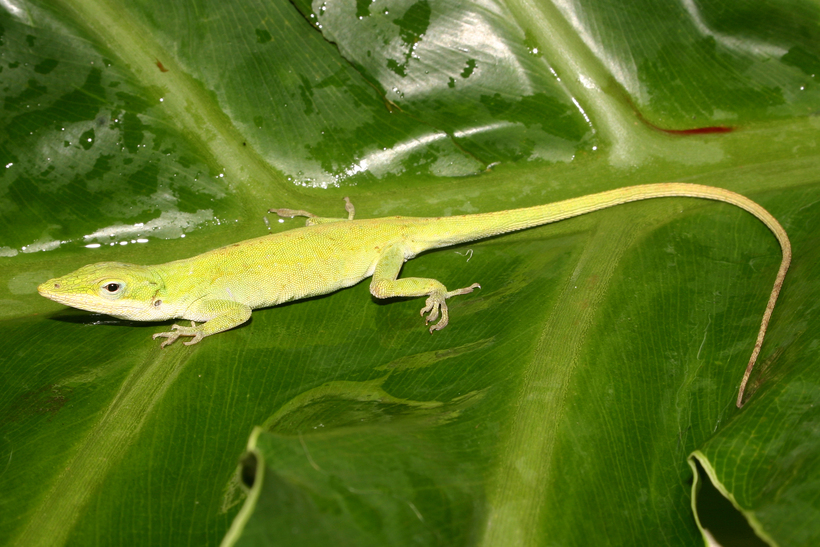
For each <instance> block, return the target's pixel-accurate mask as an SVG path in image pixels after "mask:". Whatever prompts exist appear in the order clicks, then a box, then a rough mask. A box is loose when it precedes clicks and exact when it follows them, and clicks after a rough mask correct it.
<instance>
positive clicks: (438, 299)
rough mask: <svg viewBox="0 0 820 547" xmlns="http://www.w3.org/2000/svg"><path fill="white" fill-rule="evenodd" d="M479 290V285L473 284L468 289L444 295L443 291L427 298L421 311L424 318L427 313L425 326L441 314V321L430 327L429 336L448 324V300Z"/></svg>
mask: <svg viewBox="0 0 820 547" xmlns="http://www.w3.org/2000/svg"><path fill="white" fill-rule="evenodd" d="M480 288H481V285H479V284H478V283H473V284H472V285H470V286H469V287H464V288H463V289H456V290H454V291H449V292H446V293H445V292H443V291H435V292H433V293H432V294H431V295H430V296H428V297H427V301H426V302H425V303H424V307H423V308H422V309H421V315H422V316H424V314H425V313H429V315H428V316H427V318H426V319H425V320H424V323H425V325H426V324H429V323H431V322H433V321H435V320H436V319H438V317H439V314H441V319H440V320H439V322H438V323H436V324H435V325H432V326H431V327H430V334H433V331H437V330H441V329H443V328H444V327H446V326H447V324H448V323H449V322H450V313H449V311H448V310H447V299H448V298H450V297H452V296H458V295H460V294H467V293H471V292H473V290H474V289H480Z"/></svg>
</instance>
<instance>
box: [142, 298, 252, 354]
mask: <svg viewBox="0 0 820 547" xmlns="http://www.w3.org/2000/svg"><path fill="white" fill-rule="evenodd" d="M251 311H252V310H251V308H250V307H249V306H246V305H245V304H240V303H239V302H234V301H233V300H200V301H198V302H197V303H196V304H195V305H193V306H191V308H189V309H188V310H187V311H186V313H185V318H186V319H192V321H191V326H190V327H181V326H179V325H173V326H172V327H171V329H172V330H170V331H169V332H158V333H156V334H155V335H153V336H152V338H153V339H154V340H156V339H157V338H167V340H165V341H164V342H163V343H162V344H160V348H164V347H165V346H169V345H171V344H173V343H174V342H175V341H176V339H177V338H179V337H180V336H190V337H192V339H191V340H189V341H188V342H183V344H185V345H186V346H191V345H193V344H196V343H197V342H199V341H200V340H202V339H203V338H205V337H206V336H210V335H212V334H216V333H218V332H222V331H226V330H228V329H232V328H234V327H238V326H239V325H241V324H242V323H244V322H245V321H247V320H248V319H250V317H251ZM195 321H205V322H204V323H201V324H199V325H197V324H196V323H195Z"/></svg>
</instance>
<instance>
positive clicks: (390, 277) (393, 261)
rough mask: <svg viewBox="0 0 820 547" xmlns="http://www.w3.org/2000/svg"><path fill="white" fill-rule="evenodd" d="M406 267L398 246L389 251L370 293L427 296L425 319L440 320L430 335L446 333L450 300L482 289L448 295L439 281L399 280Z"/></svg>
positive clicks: (457, 290) (477, 285)
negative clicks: (443, 330) (436, 332)
mask: <svg viewBox="0 0 820 547" xmlns="http://www.w3.org/2000/svg"><path fill="white" fill-rule="evenodd" d="M402 264H404V254H403V253H402V251H401V249H400V248H399V247H397V246H394V247H390V248H389V249H387V250H386V251H385V252H384V254H383V255H382V256H381V258H380V259H379V261H378V263H377V264H376V270H375V271H374V272H373V280H372V281H371V282H370V293H371V294H372V295H373V296H375V297H376V298H392V297H397V296H404V297H412V296H427V301H426V302H425V305H424V307H423V308H422V309H421V315H422V316H424V315H425V314H428V315H427V318H426V319H425V324H429V323H432V322H433V321H436V319H438V322H436V323H434V324H433V325H431V326H430V334H432V333H433V332H434V331H437V330H441V329H443V328H444V327H446V326H447V324H448V323H449V322H450V313H449V311H448V309H447V299H448V298H450V297H453V296H457V295H460V294H467V293H470V292H473V290H474V289H480V288H481V285H479V284H478V283H473V284H472V285H470V286H469V287H464V288H462V289H456V290H454V291H448V290H447V287H445V286H444V285H443V284H442V283H441V282H440V281H437V280H435V279H429V278H424V277H405V278H402V279H398V275H399V271H400V270H401V267H402ZM439 316H440V317H441V319H439Z"/></svg>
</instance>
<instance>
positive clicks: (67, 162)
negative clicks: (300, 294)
mask: <svg viewBox="0 0 820 547" xmlns="http://www.w3.org/2000/svg"><path fill="white" fill-rule="evenodd" d="M0 7H2V11H0V93H2V98H3V109H2V111H0V125H2V128H3V132H2V133H0V160H1V165H0V260H1V261H2V268H0V280H2V283H0V321H2V325H3V332H4V333H5V335H4V336H3V337H2V339H0V354H1V355H2V357H1V358H0V544H9V545H25V546H30V545H65V544H72V545H111V544H128V545H132V544H145V545H182V544H186V545H187V544H194V545H203V544H207V545H217V544H219V543H220V542H221V541H222V539H223V538H226V539H225V541H226V543H234V544H237V545H256V544H259V545H262V544H271V543H272V544H284V545H294V544H306V545H315V544H317V543H318V542H320V541H335V542H338V543H340V544H352V545H362V544H380V545H382V544H391V545H392V544H395V545H403V544H440V545H466V544H480V545H493V546H495V545H522V544H531V545H547V544H550V545H564V544H577V545H590V544H602V543H603V544H606V543H611V544H639V545H642V544H645V545H696V544H700V543H702V542H703V539H702V537H703V536H702V533H701V531H700V529H699V524H700V523H707V521H709V517H714V515H709V514H697V513H695V512H693V505H694V506H695V511H696V510H697V509H696V507H697V503H695V504H693V503H692V493H691V492H692V490H693V488H694V489H695V490H697V488H698V487H699V485H700V482H701V480H703V479H705V478H706V476H708V477H710V478H711V480H712V481H713V482H714V483H715V485H716V487H717V489H718V491H720V492H721V493H723V494H724V495H725V496H726V497H727V498H729V499H730V500H731V502H732V503H733V504H734V505H735V506H736V507H737V508H738V509H739V510H740V512H741V513H742V514H743V515H744V516H745V517H746V518H747V519H748V521H749V522H750V523H751V525H752V528H753V529H754V530H755V531H756V532H757V534H758V535H759V536H760V537H762V538H764V539H766V541H768V542H770V543H771V544H778V545H809V544H814V543H817V542H818V540H820V518H818V512H820V499H818V496H817V494H816V493H817V492H818V482H819V481H820V462H818V459H820V422H819V421H818V414H817V408H818V402H820V371H819V370H820V369H818V367H817V366H816V365H817V362H818V358H817V355H818V344H820V342H818V340H820V332H818V326H817V325H818V324H820V322H819V321H818V316H820V305H818V304H817V303H818V302H820V282H818V281H817V280H818V278H820V275H818V274H820V272H818V265H820V256H818V253H820V251H819V250H818V249H820V242H819V241H818V237H817V234H818V229H820V226H818V219H820V214H818V213H819V211H818V209H820V175H818V173H820V170H818V168H820V155H818V152H817V150H818V131H819V130H820V122H818V120H819V119H820V118H818V117H817V113H818V111H820V86H818V84H817V77H816V75H817V74H818V73H820V45H819V44H820V41H818V37H819V36H818V34H819V33H820V31H819V30H818V21H819V20H820V8H818V6H817V4H816V3H814V2H811V1H808V0H788V1H779V2H777V3H774V2H772V3H766V2H756V3H754V4H749V5H748V6H743V7H740V6H738V5H736V3H730V2H726V1H725V0H724V1H711V0H709V1H707V0H702V1H694V0H680V1H679V2H678V3H658V2H649V1H638V2H635V1H629V2H627V1H621V2H603V1H600V0H576V1H574V2H573V1H561V2H554V3H547V2H525V1H521V0H518V1H516V0H510V1H507V2H500V1H499V2H491V1H485V2H478V3H472V4H465V3H462V2H448V1H446V0H444V1H439V0H407V1H405V0H389V1H385V0H375V1H369V0H357V1H355V2H354V1H353V0H346V1H326V2H318V1H316V2H313V3H309V2H307V0H295V1H294V2H292V3H289V2H286V1H284V0H267V1H264V2H263V1H253V0H246V1H243V2H227V1H224V0H223V1H219V2H216V1H209V0H202V1H198V2H181V1H176V0H171V1H167V2H162V3H156V2H148V1H135V2H129V3H124V4H123V3H116V2H106V1H104V0H71V1H68V0H63V1H53V0H52V1H49V2H25V1H22V0H4V1H3V2H2V3H0ZM668 180H680V181H687V182H697V183H701V184H710V185H715V186H720V187H724V188H728V189H731V190H734V191H737V192H740V193H743V194H744V195H747V196H749V197H750V198H752V199H754V200H756V201H758V202H759V203H761V204H762V205H763V206H764V207H766V208H767V209H768V210H769V211H770V212H772V214H774V215H775V216H776V217H777V218H778V219H779V220H780V222H781V223H782V224H783V225H784V227H785V228H786V230H787V231H788V233H789V235H790V237H791V239H792V243H793V245H794V251H795V256H794V262H793V267H792V270H791V271H790V273H789V276H788V277H787V280H786V284H785V286H784V290H783V293H782V295H781V300H780V302H779V304H778V307H777V309H776V310H775V313H774V317H773V321H772V323H771V326H770V332H769V336H768V338H767V341H766V343H765V344H764V347H763V352H762V357H761V361H760V363H759V366H758V368H757V370H756V371H755V373H754V374H753V376H752V382H751V384H750V389H749V390H748V399H749V400H748V402H747V404H746V406H744V408H743V409H740V410H739V409H737V408H735V406H734V404H733V402H734V397H735V395H736V392H737V388H738V384H739V381H740V377H741V375H742V372H743V370H744V368H745V364H746V360H747V358H748V355H749V353H750V352H751V349H752V346H753V344H754V338H755V335H756V331H757V327H758V325H759V321H760V318H761V315H762V312H763V309H764V307H765V303H766V299H767V296H768V293H769V291H770V290H771V283H772V281H773V279H774V274H775V271H776V269H777V265H778V263H779V260H780V254H779V249H778V248H777V245H776V242H775V240H774V238H773V237H772V236H771V234H770V233H769V232H768V231H767V229H766V228H765V227H764V226H762V225H761V224H760V223H759V222H758V221H756V220H755V219H754V218H752V217H751V216H749V215H748V214H746V213H744V212H742V211H739V210H736V209H735V208H732V207H731V206H728V205H724V204H711V203H704V202H702V201H697V200H692V199H664V200H653V201H651V202H644V203H636V204H629V205H625V206H622V207H618V208H615V209H612V210H607V211H601V212H598V213H595V214H592V215H586V216H584V217H579V218H577V219H573V220H569V221H565V222H561V223H559V224H556V225H554V226H548V227H542V228H537V229H533V230H529V231H526V232H522V233H518V234H513V235H508V236H504V237H501V238H494V239H492V240H489V241H483V242H475V243H472V244H470V245H464V246H461V247H458V248H453V249H446V250H442V251H439V252H435V253H430V254H427V255H424V256H422V257H419V258H417V259H415V260H413V261H411V262H409V263H408V264H407V265H406V266H405V268H404V271H403V275H418V276H426V277H434V278H437V279H440V280H441V281H443V282H444V283H445V284H447V285H448V286H449V287H451V288H454V287H460V286H466V285H469V284H470V283H473V282H476V281H478V282H480V283H481V285H482V289H481V290H480V291H478V292H475V293H472V294H470V295H465V296H461V297H458V298H456V299H453V300H452V303H451V305H450V311H451V324H450V325H449V326H448V327H447V328H446V329H444V330H443V331H441V332H437V333H435V335H433V336H430V335H429V334H427V332H426V330H425V329H424V326H423V321H422V320H421V318H420V317H419V316H418V310H419V308H420V307H421V306H422V302H421V301H419V300H415V299H406V300H405V299H402V300H399V301H394V302H376V301H374V300H373V299H372V297H371V296H370V294H369V291H368V287H367V285H366V283H363V284H360V285H357V286H355V287H353V288H351V289H348V290H345V291H341V292H339V293H335V294H332V295H329V296H326V297H323V298H316V299H311V300H308V301H305V302H299V303H294V304H291V305H286V306H281V307H279V308H276V309H270V310H259V311H256V312H255V313H254V315H253V319H252V321H251V322H250V323H248V324H247V325H245V326H243V327H241V328H238V329H234V330H232V331H229V332H227V333H222V334H220V335H218V336H214V337H211V338H208V339H206V340H204V341H203V342H202V343H200V344H198V345H196V346H192V347H185V346H182V345H179V344H177V345H174V346H171V347H169V348H166V349H164V350H160V349H159V347H158V344H157V343H156V342H154V341H152V340H151V339H150V335H151V334H152V333H155V332H159V331H161V330H164V329H167V328H168V325H150V324H134V323H127V322H123V321H118V320H114V319H111V318H108V317H105V316H99V315H94V314H88V313H85V312H80V311H75V310H69V309H66V308H64V307H62V306H59V305H57V304H55V303H52V302H50V301H47V300H45V299H43V298H41V297H39V296H38V295H37V294H36V291H35V288H36V285H37V284H38V283H40V282H42V281H43V280H45V279H47V278H49V277H51V276H54V275H60V274H64V273H67V272H68V271H70V270H73V269H75V268H77V267H79V266H81V265H83V264H86V263H90V262H95V261H100V260H122V261H128V262H134V263H158V262H164V261H168V260H173V259H176V258H182V257H186V256H192V255H194V254H196V253H199V252H202V251H204V250H207V249H210V248H213V247H216V246H218V245H222V244H227V243H232V242H235V241H240V240H242V239H246V238H249V237H254V236H258V235H262V234H264V233H266V232H268V231H280V230H284V229H288V228H292V227H296V226H298V225H300V222H299V221H298V220H285V221H281V222H277V221H275V219H274V218H273V217H272V216H271V215H268V218H267V219H265V216H266V213H265V211H266V210H267V209H268V208H269V207H292V208H298V209H307V210H310V211H313V212H315V213H317V214H321V215H323V216H341V214H342V211H343V209H342V201H341V198H342V197H343V196H346V195H348V196H350V197H351V199H352V200H353V202H354V204H355V205H356V207H357V211H358V216H359V217H360V218H365V217H377V216H386V215H395V214H404V215H415V216H436V215H449V214H460V213H470V212H478V211H490V210H500V209H506V208H513V207H521V206H528V205H535V204H539V203H545V202H550V201H556V200H560V199H564V198H568V197H573V196H579V195H584V194H588V193H591V192H596V191H601V190H605V189H610V188H615V187H620V186H626V185H631V184H639V183H648V182H663V181H668ZM277 220H278V219H277ZM295 275H298V272H296V273H295ZM249 437H250V441H248V438H249ZM246 450H247V452H246ZM243 454H244V455H243ZM690 455H691V456H690ZM696 460H697V461H698V462H699V464H700V465H701V466H702V469H703V470H704V471H703V473H704V476H703V477H700V478H698V477H697V475H696V474H695V471H694V470H696V469H697V466H696V465H695V463H694V462H695V461H696ZM690 466H691V467H690ZM251 485H252V486H251ZM248 486H251V487H250V488H248ZM696 514H697V516H698V517H700V520H699V521H698V520H697V519H696ZM714 520H715V519H714V518H712V521H714ZM718 520H719V519H718ZM709 526H711V525H709ZM229 530H230V531H229ZM226 534H227V536H226Z"/></svg>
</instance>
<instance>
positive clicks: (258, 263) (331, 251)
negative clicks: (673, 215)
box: [37, 182, 791, 407]
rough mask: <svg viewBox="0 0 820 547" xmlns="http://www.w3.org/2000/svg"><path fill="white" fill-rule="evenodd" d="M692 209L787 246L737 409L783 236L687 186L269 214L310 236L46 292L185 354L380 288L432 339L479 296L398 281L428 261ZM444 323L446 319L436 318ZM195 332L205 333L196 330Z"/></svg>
mask: <svg viewBox="0 0 820 547" xmlns="http://www.w3.org/2000/svg"><path fill="white" fill-rule="evenodd" d="M662 197H694V198H701V199H710V200H715V201H723V202H726V203H731V204H732V205H736V206H737V207H740V208H742V209H745V210H746V211H748V212H750V213H751V214H753V215H754V216H755V217H757V218H758V219H759V220H760V221H762V222H763V223H764V224H765V225H766V226H768V227H769V229H770V230H771V231H772V232H773V233H774V235H775V237H777V240H778V241H779V242H780V247H781V249H782V252H783V260H782V262H781V264H780V270H779V271H778V273H777V278H776V279H775V282H774V288H773V289H772V293H771V296H770V297H769V302H768V304H767V306H766V311H765V313H764V314H763V321H762V322H761V325H760V331H759V332H758V336H757V341H756V342H755V347H754V351H753V353H752V357H751V359H750V360H749V364H748V366H747V368H746V373H745V374H744V376H743V380H742V383H741V386H740V392H739V394H738V399H737V405H738V407H739V406H741V405H742V398H743V391H744V389H745V387H746V382H747V381H748V379H749V374H750V373H751V371H752V367H753V366H754V363H755V360H756V359H757V355H758V353H759V352H760V347H761V345H762V344H763V337H764V336H765V334H766V327H767V326H768V324H769V319H770V318H771V314H772V310H773V309H774V305H775V302H776V301H777V295H778V293H779V292H780V287H781V285H782V284H783V279H784V278H785V276H786V271H787V270H788V268H789V263H790V262H791V245H790V243H789V238H788V236H787V235H786V232H785V230H784V229H783V227H782V226H781V225H780V223H778V222H777V220H776V219H775V218H774V217H773V216H772V215H771V214H770V213H769V212H768V211H766V210H765V209H764V208H763V207H761V206H760V205H758V204H757V203H755V202H753V201H751V200H750V199H748V198H746V197H744V196H741V195H740V194H736V193H734V192H730V191H729V190H723V189H721V188H715V187H711V186H701V185H697V184H683V183H671V182H670V183H661V184H646V185H641V186H630V187H627V188H619V189H616V190H610V191H607V192H601V193H599V194H592V195H588V196H583V197H578V198H573V199H568V200H565V201H560V202H557V203H550V204H547V205H538V206H535V207H529V208H525V209H513V210H509V211H498V212H494V213H483V214H476V215H463V216H451V217H435V218H413V217H398V216H397V217H387V218H375V219H365V220H353V216H354V209H353V206H352V205H351V204H350V201H349V200H348V199H347V198H345V201H346V203H347V205H346V206H345V208H346V209H347V211H348V213H349V214H348V218H347V219H342V218H319V217H316V216H315V215H312V214H310V213H307V212H305V211H296V210H292V209H271V210H270V212H272V213H276V214H278V215H279V216H288V217H293V216H305V217H308V220H307V225H306V226H305V227H304V228H297V229H294V230H288V231H285V232H281V233H278V234H270V235H266V236H262V237H258V238H255V239H249V240H247V241H242V242H240V243H234V244H233V245H228V246H227V247H222V248H219V249H215V250H213V251H209V252H206V253H203V254H201V255H198V256H195V257H192V258H186V259H183V260H177V261H174V262H168V263H166V264H157V265H154V266H137V265H134V264H123V263H119V262H101V263H98V264H90V265H88V266H84V267H82V268H80V269H79V270H77V271H75V272H73V273H70V274H68V275H65V276H63V277H58V278H55V279H51V280H49V281H46V282H45V283H43V284H42V285H40V286H39V287H38V288H37V290H38V291H39V292H40V294H41V295H43V296H45V297H46V298H50V299H52V300H55V301H57V302H60V303H63V304H67V305H69V306H72V307H75V308H79V309H82V310H88V311H92V312H98V313H105V314H108V315H112V316H114V317H118V318H121V319H130V320H133V321H164V320H167V319H188V320H190V321H191V326H190V327H185V326H179V325H173V326H172V327H171V331H169V332H160V333H156V334H154V335H153V338H155V339H156V338H160V337H161V338H165V339H166V340H165V341H163V342H162V344H161V347H165V346H167V345H169V344H172V343H173V342H174V341H175V340H176V339H177V338H179V337H180V336H188V337H191V340H190V341H187V342H184V343H185V344H186V345H191V344H196V343H197V342H199V341H200V340H202V339H203V338H204V337H206V336H210V335H212V334H216V333H218V332H222V331H225V330H228V329H231V328H233V327H236V326H238V325H241V324H242V323H244V322H245V321H247V320H248V319H249V318H250V316H251V310H253V309H255V308H265V307H268V306H276V305H277V304H282V303H284V302H289V301H291V300H298V299H300V298H308V297H311V296H317V295H321V294H327V293H330V292H333V291H336V290H338V289H342V288H345V287H350V286H351V285H355V284H356V283H358V282H360V281H361V280H363V279H365V278H367V277H370V276H372V277H373V279H372V281H371V283H370V292H371V293H372V294H373V296H375V297H377V298H390V297H396V296H404V297H410V296H426V297H427V301H426V303H425V306H424V307H423V308H422V310H421V315H422V316H424V315H425V314H427V318H426V322H427V323H431V322H435V321H436V320H437V319H438V321H437V322H435V323H434V324H433V325H432V326H430V332H431V333H432V332H433V331H436V330H441V329H443V328H444V327H446V326H447V323H448V321H449V314H448V311H447V303H446V300H447V299H448V298H451V297H453V296H456V295H460V294H466V293H469V292H472V291H473V290H474V289H476V288H480V287H479V285H478V283H474V284H472V285H470V286H469V287H464V288H462V289H456V290H453V291H448V290H447V288H446V287H445V286H444V285H443V284H442V283H440V282H439V281H437V280H435V279H424V278H417V277H409V278H399V277H398V276H399V272H400V270H401V268H402V265H403V264H404V263H405V262H406V261H407V260H410V259H411V258H414V257H415V256H417V255H418V254H419V253H421V252H423V251H426V250H429V249H436V248H439V247H447V246H449V245H457V244H459V243H465V242H468V241H473V240H477V239H483V238H487V237H491V236H495V235H499V234H504V233H507V232H513V231H516V230H523V229H526V228H531V227H534V226H540V225H542V224H548V223H551V222H557V221H559V220H563V219H567V218H570V217H575V216H578V215H583V214H586V213H590V212H592V211H598V210H600V209H605V208H607V207H612V206H615V205H619V204H622V203H628V202H631V201H639V200H644V199H652V198H662ZM439 317H440V318H439ZM197 322H201V323H200V324H199V325H197Z"/></svg>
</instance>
